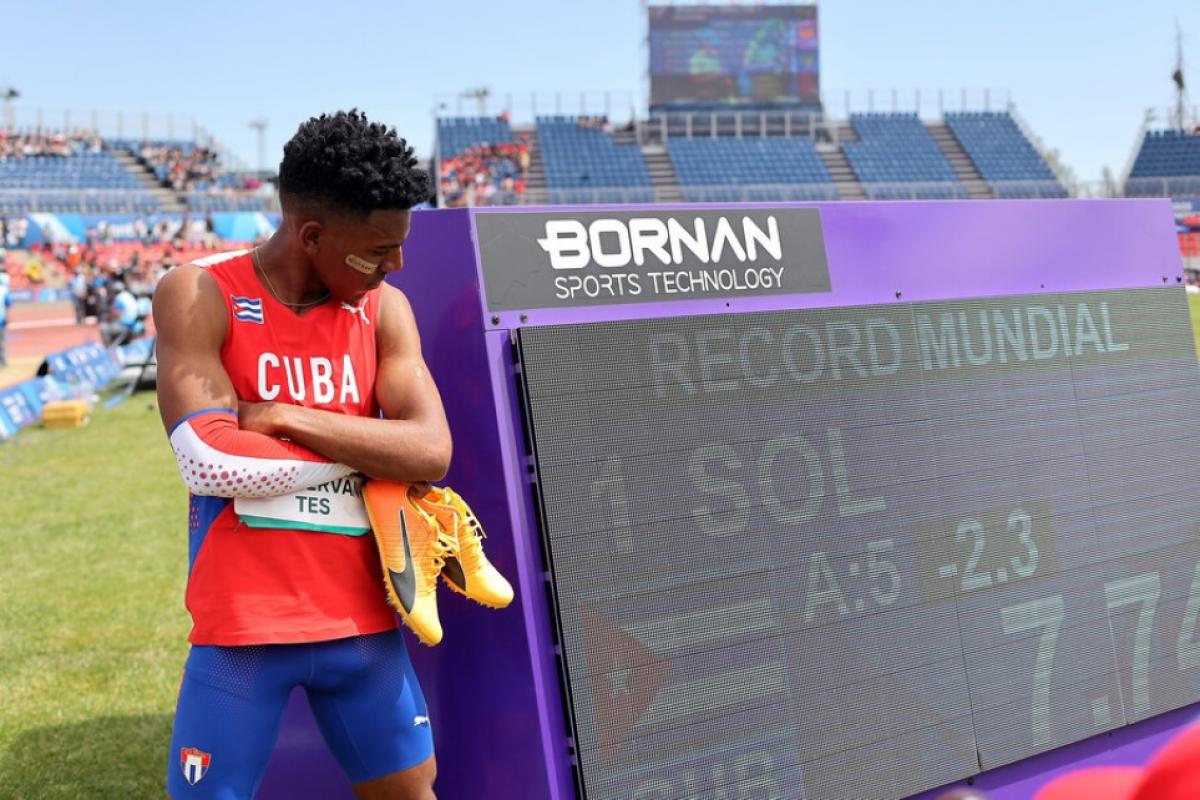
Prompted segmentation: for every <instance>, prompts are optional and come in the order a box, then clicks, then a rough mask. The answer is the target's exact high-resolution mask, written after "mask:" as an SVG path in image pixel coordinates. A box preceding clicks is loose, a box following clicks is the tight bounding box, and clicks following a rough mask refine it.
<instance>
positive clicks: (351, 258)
mask: <svg viewBox="0 0 1200 800" xmlns="http://www.w3.org/2000/svg"><path fill="white" fill-rule="evenodd" d="M346 263H347V264H348V265H350V266H351V267H353V268H354V269H356V270H358V271H359V272H361V273H362V274H363V275H370V274H371V273H372V272H374V271H375V270H377V269H379V265H378V264H372V263H371V262H370V261H367V260H366V259H365V258H359V257H358V256H356V255H354V254H353V253H351V254H350V255H348V256H346Z"/></svg>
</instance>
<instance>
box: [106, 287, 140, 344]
mask: <svg viewBox="0 0 1200 800" xmlns="http://www.w3.org/2000/svg"><path fill="white" fill-rule="evenodd" d="M113 291H114V292H115V293H116V294H115V296H114V297H113V302H112V308H111V309H110V310H109V313H108V322H107V323H105V324H101V326H100V338H101V340H102V341H103V342H104V345H105V347H112V346H113V345H122V344H127V343H128V342H130V341H131V340H132V339H134V338H135V337H136V336H137V335H138V334H140V333H141V332H142V330H141V329H142V324H141V321H140V320H139V319H138V301H137V298H136V297H134V296H133V292H131V291H129V289H128V287H127V286H126V285H125V284H124V283H123V282H122V281H119V280H118V281H114V282H113Z"/></svg>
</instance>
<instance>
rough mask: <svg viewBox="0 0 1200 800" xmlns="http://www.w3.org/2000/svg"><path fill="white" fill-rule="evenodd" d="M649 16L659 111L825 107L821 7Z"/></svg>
mask: <svg viewBox="0 0 1200 800" xmlns="http://www.w3.org/2000/svg"><path fill="white" fill-rule="evenodd" d="M648 11H649V14H650V105H651V106H653V107H663V106H666V107H669V106H671V105H673V104H748V103H753V104H764V103H781V104H796V103H818V102H820V85H819V81H818V65H817V7H816V6H815V5H794V6H787V5H778V6H775V5H745V6H715V5H714V6H688V5H671V6H650V7H649V9H648Z"/></svg>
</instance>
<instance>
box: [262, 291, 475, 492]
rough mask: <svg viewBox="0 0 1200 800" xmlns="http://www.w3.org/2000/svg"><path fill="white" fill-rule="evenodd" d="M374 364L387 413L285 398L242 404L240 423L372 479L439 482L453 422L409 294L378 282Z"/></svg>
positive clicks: (378, 396)
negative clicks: (428, 362) (351, 412)
mask: <svg viewBox="0 0 1200 800" xmlns="http://www.w3.org/2000/svg"><path fill="white" fill-rule="evenodd" d="M380 291H381V292H382V296H381V298H380V309H379V317H378V323H377V324H378V326H379V329H378V330H377V331H376V337H375V338H376V341H377V343H378V352H379V356H378V358H379V367H378V372H377V374H376V379H375V399H376V401H377V402H378V403H379V407H380V409H381V410H382V411H383V415H384V419H375V418H372V417H354V416H347V415H344V414H336V413H333V412H331V411H322V410H320V409H315V408H303V407H301V406H293V405H289V404H285V403H243V404H242V406H241V409H242V426H243V427H245V428H248V429H250V430H257V431H259V432H261V433H266V434H269V435H271V436H286V437H287V438H288V439H291V440H293V441H296V442H299V443H300V444H303V445H305V446H306V447H310V448H312V449H313V450H315V451H316V452H318V453H323V454H324V455H326V456H329V457H330V458H331V459H333V460H335V461H340V462H343V463H345V464H349V465H350V466H352V467H354V468H355V469H356V470H358V471H359V472H365V473H366V474H367V475H370V476H371V477H373V478H383V479H385V480H393V481H403V482H405V483H417V482H420V481H437V480H441V479H442V478H444V477H445V476H446V471H447V470H448V469H449V468H450V454H451V449H452V448H451V442H450V426H449V425H448V424H447V422H446V412H445V410H444V409H443V408H442V398H441V395H439V394H438V390H437V386H435V385H434V382H433V378H432V376H430V374H429V368H428V367H426V366H425V359H424V358H423V357H422V356H421V337H420V334H419V333H418V332H417V322H416V320H415V319H414V318H413V313H412V307H411V306H410V305H409V304H408V299H407V298H405V296H404V294H403V293H402V292H401V291H400V290H399V289H396V288H395V287H392V286H389V285H388V284H386V283H385V284H383V285H382V286H381V287H380Z"/></svg>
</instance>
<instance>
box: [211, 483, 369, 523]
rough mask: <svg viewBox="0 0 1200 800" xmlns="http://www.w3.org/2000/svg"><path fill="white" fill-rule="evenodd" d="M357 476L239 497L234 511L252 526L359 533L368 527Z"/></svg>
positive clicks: (365, 509) (360, 486) (234, 502)
mask: <svg viewBox="0 0 1200 800" xmlns="http://www.w3.org/2000/svg"><path fill="white" fill-rule="evenodd" d="M362 484H363V479H362V477H361V476H359V475H349V476H347V477H345V478H335V479H334V480H331V481H326V482H325V483H322V484H318V485H316V486H310V487H308V488H307V489H301V490H299V491H297V492H292V493H291V494H284V495H279V496H278V497H238V498H235V499H234V501H233V510H234V511H236V512H237V515H238V517H240V518H241V520H242V522H244V523H245V524H246V525H249V526H250V527H252V528H286V529H290V530H298V531H321V532H322V533H340V534H342V535H343V536H362V535H363V534H364V533H366V532H367V531H369V530H371V522H370V520H369V519H368V518H367V507H366V506H365V505H364V504H363V497H362Z"/></svg>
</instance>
